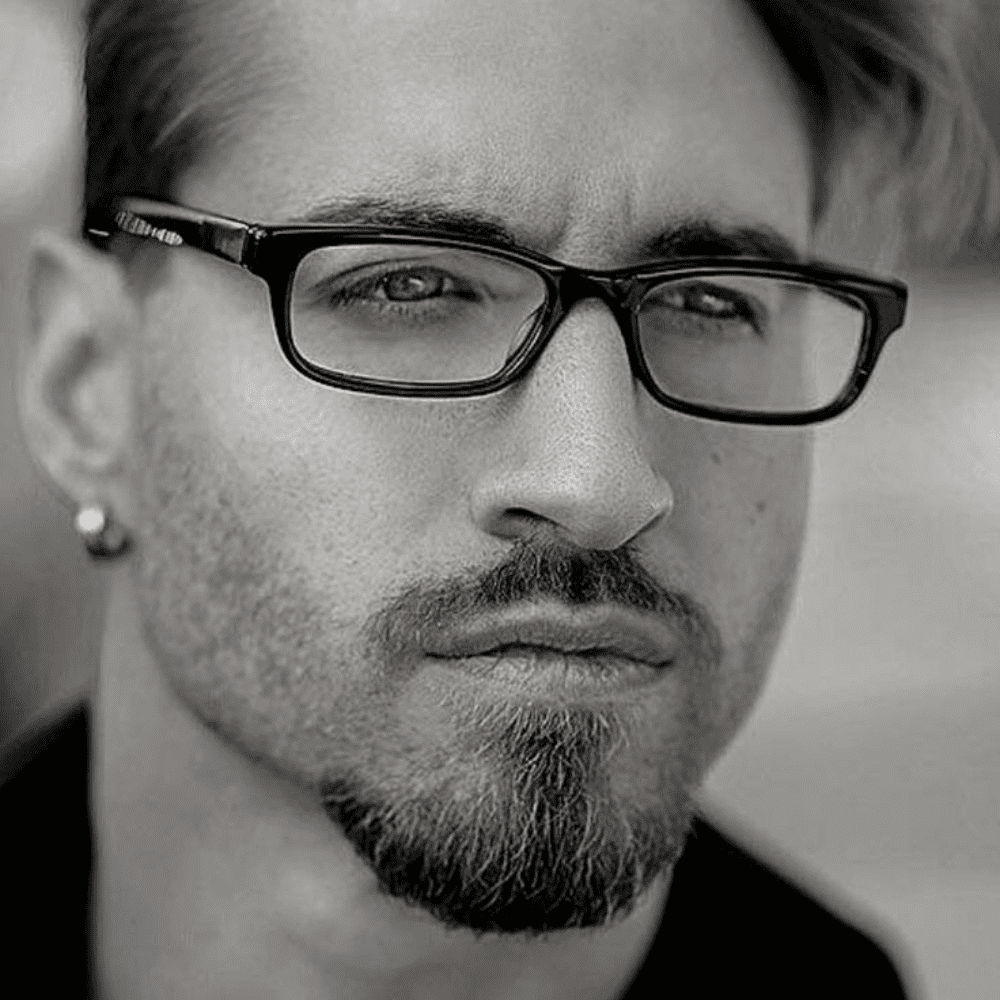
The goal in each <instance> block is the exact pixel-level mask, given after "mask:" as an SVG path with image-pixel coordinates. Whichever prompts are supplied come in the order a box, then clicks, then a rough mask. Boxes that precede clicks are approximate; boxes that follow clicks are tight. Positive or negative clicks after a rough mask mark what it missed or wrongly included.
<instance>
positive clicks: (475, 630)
mask: <svg viewBox="0 0 1000 1000" xmlns="http://www.w3.org/2000/svg"><path fill="white" fill-rule="evenodd" d="M680 642H681V637H680V634H679V632H678V631H677V630H676V629H674V628H671V627H670V625H669V623H668V622H667V621H665V620H664V616H658V615H653V614H650V613H648V612H647V613H639V612H637V611H631V610H629V609H627V608H620V607H615V606H601V607H598V608H583V609H576V608H567V607H564V606H561V605H560V606H556V607H554V608H553V607H551V606H544V605H542V606H539V605H529V606H524V607H519V608H509V609H504V610H502V611H497V612H486V613H481V614H480V615H478V616H477V617H475V618H472V619H470V620H468V621H464V622H461V623H460V624H458V625H456V626H453V627H446V628H443V629H441V630H440V631H438V632H435V633H434V634H433V635H426V634H425V637H424V641H423V643H422V645H423V649H424V652H425V653H426V654H427V655H429V656H435V657H439V658H442V659H458V658H460V657H466V656H483V655H486V654H489V653H501V652H503V651H505V650H508V649H510V648H512V647H515V648H516V647H522V648H532V649H547V650H552V651H554V652H558V653H576V654H588V653H589V654H605V655H608V656H620V657H623V658H625V659H629V660H636V661H638V662H641V663H648V664H651V665H653V666H657V667H662V666H665V665H666V664H668V663H670V662H671V661H672V660H673V659H674V657H675V656H676V655H677V651H678V648H679V646H680Z"/></svg>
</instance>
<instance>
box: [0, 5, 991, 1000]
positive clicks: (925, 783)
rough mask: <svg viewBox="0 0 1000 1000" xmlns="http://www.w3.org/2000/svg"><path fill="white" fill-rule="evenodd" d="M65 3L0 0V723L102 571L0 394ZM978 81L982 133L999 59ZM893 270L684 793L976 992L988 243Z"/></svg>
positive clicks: (966, 993)
mask: <svg viewBox="0 0 1000 1000" xmlns="http://www.w3.org/2000/svg"><path fill="white" fill-rule="evenodd" d="M984 2H986V3H987V4H990V3H991V2H992V0H984ZM78 7H79V4H78V0H0V741H2V740H4V739H6V738H9V737H10V735H11V734H12V733H14V732H16V731H17V730H19V729H21V728H22V727H24V726H25V725H26V724H29V723H30V721H31V720H32V719H37V718H38V717H39V716H40V715H45V714H48V713H51V712H53V711H57V710H58V708H59V706H61V705H64V704H66V703H68V702H70V701H72V700H73V699H75V698H76V697H78V696H79V694H80V692H82V691H84V690H85V689H86V687H87V684H88V683H89V680H90V677H91V673H92V669H93V664H94V663H95V662H96V658H97V648H98V645H97V644H98V635H99V627H100V608H101V600H102V589H103V582H102V580H101V578H100V577H99V575H98V574H97V572H96V571H95V570H94V569H93V568H92V567H91V566H90V565H89V564H88V562H87V561H86V560H85V559H84V557H83V556H82V554H81V552H80V550H79V547H78V545H77V544H76V541H75V538H74V537H73V533H72V530H71V525H70V520H71V516H70V512H69V511H68V510H67V509H65V508H64V507H63V506H62V505H61V504H60V503H59V501H58V500H57V498H56V497H55V496H54V495H53V493H52V491H51V490H50V489H49V488H48V487H47V486H46V485H44V484H43V482H42V480H41V477H40V476H38V475H37V473H36V472H35V471H34V469H33V467H32V464H31V461H30V459H29V458H28V457H27V454H26V452H25V450H24V447H23V445H22V443H21V440H20V434H19V431H18V429H17V421H16V413H15V403H14V393H13V385H14V369H15V367H16V357H15V345H16V343H17V341H18V339H19V336H20V330H21V329H22V327H23V323H24V321H25V314H24V309H25V306H24V298H23V282H24V270H23V268H24V255H25V249H26V246H27V241H28V240H29V238H30V231H31V229H32V228H33V227H35V226H37V225H38V224H39V223H44V224H47V225H51V226H55V227H57V228H64V229H66V230H67V231H68V230H69V229H70V228H71V227H72V226H73V224H74V220H75V216H74V210H75V203H76V199H77V198H78V197H79V191H80V173H79V172H80V163H79V149H80V141H81V116H80V108H79V99H78V78H79V53H78V38H79V24H78V17H77V13H78ZM987 9H988V13H992V9H991V8H990V7H988V8H987ZM996 18H997V15H996V14H993V16H992V19H991V20H993V21H995V20H996ZM994 27H995V24H991V26H990V27H989V30H991V31H992V30H993V28H994ZM997 37H998V39H1000V32H998V33H997ZM993 48H994V49H995V48H996V47H995V46H994V47H993ZM977 82H978V86H979V88H980V92H981V94H982V99H983V105H984V108H985V111H986V116H987V118H988V119H990V124H991V127H993V129H994V134H1000V65H997V66H996V67H994V66H990V65H984V66H983V67H982V68H981V69H980V70H977ZM902 276H903V277H904V278H905V279H906V280H907V281H908V282H909V283H910V285H911V292H912V304H911V307H910V313H909V315H910V319H909V322H908V325H907V327H906V329H905V331H904V332H902V333H901V334H899V335H897V336H896V337H895V338H893V340H891V341H890V345H889V347H888V348H887V351H886V353H885V355H884V357H883V359H882V361H881V362H880V366H879V369H878V370H877V372H876V375H875V377H874V380H873V382H872V384H871V386H870V388H869V389H868V391H867V393H866V396H865V398H864V399H863V401H862V402H861V403H860V404H859V406H858V407H857V408H856V409H855V410H854V411H852V413H851V414H850V415H849V416H848V417H846V418H845V419H842V420H840V421H838V422H835V423H833V424H831V425H828V426H826V427H823V428H821V429H820V430H819V431H818V433H817V459H816V481H815V493H814V500H813V507H812V513H811V518H812V523H811V530H810V533H809V542H808V545H807V549H806V552H805V558H804V563H803V569H802V581H801V587H800V590H799V594H798V601H797V606H796V609H795V613H794V616H793V618H792V621H791V624H790V627H789V629H788V633H787V636H786V639H785V642H784V644H783V647H782V650H781V652H780V655H779V658H778V660H777V662H776V664H775V667H774V673H773V679H772V681H771V684H770V687H769V688H768V690H767V692H766V694H765V695H764V697H763V699H762V701H761V704H760V706H759V708H758V710H757V712H756V714H755V715H754V717H753V718H752V720H751V722H750V724H749V725H748V727H747V729H746V730H745V731H744V732H743V734H742V735H741V736H740V737H739V738H738V740H737V741H736V743H735V744H734V745H733V747H732V748H731V750H730V751H729V752H728V753H727V755H726V756H725V758H724V759H723V760H722V762H721V763H720V764H719V766H718V768H717V769H716V771H715V772H714V774H713V776H712V778H711V780H710V782H709V784H708V787H707V789H706V791H705V793H704V805H705V808H706V810H707V811H709V812H710V813H712V814H713V815H714V816H715V817H716V818H717V819H718V820H719V822H721V823H722V824H723V825H724V826H726V827H728V828H729V829H731V830H732V831H733V832H734V833H735V834H736V835H737V836H740V837H743V838H744V839H746V840H749V841H751V842H752V843H754V844H755V846H756V847H757V849H758V850H759V851H762V852H763V853H764V854H765V855H768V856H771V857H773V858H774V859H775V861H776V863H779V864H780V865H781V866H782V867H783V868H784V869H785V870H787V871H790V872H792V873H793V874H794V875H795V876H796V877H798V878H799V879H800V880H801V881H802V882H803V883H804V884H805V885H807V886H808V887H810V888H812V889H813V891H815V892H817V893H818V894H819V895H821V896H822V897H823V898H824V899H825V900H826V901H827V902H828V903H829V904H830V905H831V906H833V907H834V908H835V909H841V910H843V911H844V912H845V913H847V914H849V915H850V916H851V918H852V919H855V920H860V921H861V922H862V923H863V924H864V923H869V924H870V925H871V926H872V927H874V928H877V929H878V930H879V932H880V933H882V935H883V937H886V938H887V940H888V941H889V943H890V944H891V945H893V946H894V947H895V948H896V949H897V952H898V953H899V954H900V955H901V956H902V957H903V959H904V966H905V969H906V971H907V973H908V975H909V978H910V979H911V988H912V989H913V994H914V997H915V1000H981V998H995V997H998V996H1000V948H998V939H1000V651H998V648H1000V281H998V276H1000V258H998V257H997V255H996V254H991V253H986V254H982V253H978V254H972V253H968V254H966V255H965V256H964V258H963V259H961V260H959V261H958V262H957V263H955V264H952V265H950V266H948V267H943V266H934V265H929V264H928V263H926V262H923V263H919V262H916V261H911V262H910V263H909V264H908V265H907V266H906V268H905V269H904V272H903V274H902Z"/></svg>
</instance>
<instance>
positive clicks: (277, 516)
mask: <svg viewBox="0 0 1000 1000" xmlns="http://www.w3.org/2000/svg"><path fill="white" fill-rule="evenodd" d="M196 264H197V266H196V267H192V266H190V264H189V262H187V261H182V262H181V263H180V264H179V265H178V267H177V270H178V272H179V273H178V274H177V275H176V281H174V282H172V285H173V286H174V287H180V283H181V282H183V287H184V288H185V292H184V296H183V298H181V297H179V296H176V295H174V296H173V298H172V299H171V300H170V308H169V309H164V310H163V315H165V316H168V317H169V322H165V323H162V324H159V325H157V326H156V328H155V329H153V330H152V331H151V332H150V335H149V336H148V337H147V341H148V344H147V345H146V346H147V347H148V350H147V351H146V352H145V355H146V356H145V357H144V359H143V362H142V364H143V367H146V368H148V369H150V370H149V371H147V372H146V375H145V380H146V382H147V383H149V384H153V385H155V386H156V392H157V394H158V396H159V397H161V399H160V405H159V407H158V410H159V411H160V412H169V414H170V419H171V422H172V423H173V424H175V426H176V428H177V438H178V439H179V440H184V441H187V442H190V443H191V444H192V445H193V446H194V447H196V448H197V451H198V453H199V455H200V456H202V459H201V460H202V461H203V462H205V463H206V467H207V468H208V469H209V470H211V474H212V477H213V479H214V480H215V482H216V483H218V484H220V486H223V485H224V488H225V489H227V490H229V491H232V492H234V494H235V495H233V496H231V497H229V498H228V499H229V500H230V501H231V502H232V503H233V504H234V505H235V506H236V508H237V509H238V511H239V512H240V514H241V516H242V517H243V519H244V520H246V521H248V522H249V524H250V525H252V526H253V527H254V528H255V529H258V530H261V531H264V532H266V534H267V535H268V536H269V537H270V538H271V539H273V540H274V541H275V543H276V544H278V545H280V547H281V548H282V549H283V551H284V552H285V553H286V554H288V555H289V556H290V557H291V558H292V559H294V560H295V562H296V563H298V564H299V565H300V566H302V567H303V568H304V569H306V571H307V572H308V573H309V574H310V575H311V576H312V577H313V578H314V581H315V582H316V583H317V584H318V585H321V586H323V585H327V584H329V583H331V582H332V581H333V580H334V578H336V581H337V584H338V587H343V586H344V582H345V581H348V582H350V581H354V582H355V583H356V589H357V591H358V593H359V594H362V593H371V592H373V591H375V592H377V586H378V582H379V581H378V579H377V577H378V575H379V574H380V573H381V574H382V575H383V576H385V575H389V576H395V568H396V567H397V566H398V565H399V564H401V563H403V562H405V561H406V560H407V551H406V550H407V543H408V541H411V542H412V540H413V539H415V538H419V537H420V536H421V535H423V534H426V532H427V527H428V524H429V523H430V522H431V521H435V520H440V519H441V518H442V517H444V516H447V514H448V507H449V505H451V506H454V505H455V504H456V503H457V500H456V498H457V497H458V496H459V493H460V489H459V485H458V484H457V482H456V481H455V475H456V473H455V469H456V463H454V462H453V461H450V459H449V455H450V451H449V449H448V447H447V440H448V433H447V428H445V427H442V426H441V423H442V419H443V418H442V414H441V413H440V412H439V409H440V408H438V407H435V406H434V405H433V404H428V403H426V402H424V401H420V400H391V399H386V398H382V397H377V396H370V395H364V394H360V393H351V392H347V391H343V390H339V389H333V388H330V387H327V386H323V385H319V384H318V383H315V382H312V381H310V380H309V379H307V378H305V377H304V376H302V375H301V374H299V373H298V372H297V371H295V370H294V369H293V368H292V367H291V365H290V364H289V363H288V361H287V360H286V358H285V357H284V356H283V354H282V353H281V350H280V348H279V346H278V341H277V337H276V335H275V332H274V328H273V323H272V321H271V316H270V304H269V300H268V294H267V289H266V288H265V287H264V286H263V284H262V283H260V282H257V281H255V280H254V279H252V278H249V277H248V276H246V275H243V274H241V273H240V272H239V271H236V270H235V269H232V268H226V266H225V265H224V264H223V265H220V266H215V265H214V264H213V262H211V261H208V263H207V266H206V265H204V264H203V261H202V260H201V259H200V258H199V259H198V260H197V262H196ZM220 267H221V269H222V270H221V271H220ZM230 272H232V273H230ZM157 294H160V293H157ZM162 295H163V296H167V295H168V292H167V291H166V290H164V292H163V293H162ZM152 305H153V307H154V309H155V301H154V302H152ZM348 589H351V588H350V587H348Z"/></svg>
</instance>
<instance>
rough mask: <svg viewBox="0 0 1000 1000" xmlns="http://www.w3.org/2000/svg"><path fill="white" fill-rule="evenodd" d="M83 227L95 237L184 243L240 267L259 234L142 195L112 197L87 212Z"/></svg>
mask: <svg viewBox="0 0 1000 1000" xmlns="http://www.w3.org/2000/svg"><path fill="white" fill-rule="evenodd" d="M85 230H86V233H87V235H88V236H90V237H92V238H94V239H97V240H109V239H110V238H111V237H112V236H113V235H114V234H115V233H116V232H121V233H127V234H128V235H130V236H137V237H139V238H140V239H149V240H155V241H156V242H158V243H163V244H165V245H166V246H174V247H176V246H184V245H187V246H191V247H195V248H196V249H198V250H205V251H207V252H208V253H211V254H214V255H215V256H216V257H221V258H223V260H229V261H232V262H233V263H234V264H240V265H242V266H244V267H246V266H247V264H248V250H249V249H250V245H251V243H254V242H256V237H257V236H258V235H259V234H258V233H257V230H256V227H254V226H250V225H247V224H246V223H245V222H238V221H237V220H235V219H228V218H226V217H225V216H222V215H210V214H209V213H207V212H199V211H197V210H195V209H190V208H182V207H181V206H179V205H168V204H165V203H164V202H160V201H152V200H149V199H146V198H114V199H111V200H109V201H106V202H104V203H102V204H100V205H98V206H96V207H95V208H93V209H91V210H90V211H88V213H87V221H86V224H85Z"/></svg>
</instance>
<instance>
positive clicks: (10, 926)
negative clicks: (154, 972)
mask: <svg viewBox="0 0 1000 1000" xmlns="http://www.w3.org/2000/svg"><path fill="white" fill-rule="evenodd" d="M88 758H89V717H88V712H87V709H86V708H85V707H84V706H83V705H77V706H75V707H74V708H72V709H71V710H70V711H68V712H65V713H64V714H62V715H60V716H59V717H58V718H56V719H50V720H47V721H45V722H44V723H40V724H36V725H33V726H31V727H30V728H28V729H27V730H25V731H23V732H22V733H21V734H19V735H18V736H17V737H16V738H15V739H14V740H13V741H11V742H10V743H9V744H8V745H7V746H6V747H4V748H3V751H2V753H0V846H2V850H3V859H4V863H5V866H6V875H5V882H4V902H5V906H4V907H3V908H2V910H0V936H2V937H3V940H4V945H5V949H6V955H7V956H8V961H7V968H6V971H5V976H6V977H10V979H16V978H18V977H17V975H16V970H17V969H18V963H19V962H20V961H25V962H27V963H29V964H30V968H29V969H27V970H21V971H22V972H25V974H27V975H29V976H30V981H32V982H33V983H34V984H35V986H36V988H37V991H38V993H39V995H52V996H57V995H58V996H67V997H69V996H77V995H83V993H84V992H85V986H84V984H85V983H86V976H87V973H86V968H87V921H88V893H89V884H90V871H91V860H92V837H91V830H90V814H89V809H88V787H89V780H88V774H89V760H88ZM42 928H44V931H41V929H42ZM40 935H41V936H40ZM40 941H42V942H44V946H45V947H46V948H47V949H48V951H49V952H50V953H52V954H56V955H58V956H59V961H57V962H52V963H47V964H39V963H38V962H37V961H36V960H35V959H34V957H33V956H35V955H36V954H37V949H38V947H39V942H40ZM6 981H8V979H5V980H4V982H6Z"/></svg>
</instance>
